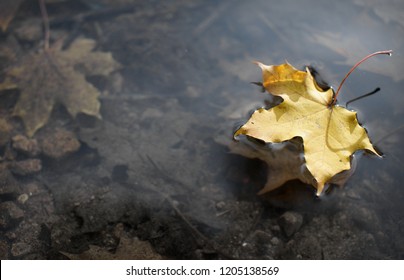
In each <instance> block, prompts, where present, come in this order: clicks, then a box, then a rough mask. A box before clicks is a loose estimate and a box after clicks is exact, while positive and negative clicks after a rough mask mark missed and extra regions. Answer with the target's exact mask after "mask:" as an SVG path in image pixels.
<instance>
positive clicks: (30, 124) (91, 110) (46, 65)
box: [0, 39, 119, 136]
mask: <svg viewBox="0 0 404 280" xmlns="http://www.w3.org/2000/svg"><path fill="white" fill-rule="evenodd" d="M94 46H95V42H94V41H93V40H89V39H77V40H76V41H75V42H74V43H73V44H72V45H71V46H70V48H69V49H67V50H59V49H51V50H49V51H42V52H40V53H32V54H28V55H26V56H24V57H22V58H21V60H20V61H19V62H18V64H17V65H15V66H14V67H13V68H11V69H9V70H8V72H7V76H6V79H5V81H4V83H3V84H0V89H1V88H11V87H12V86H13V85H14V87H17V88H19V89H20V90H21V94H20V97H19V100H18V102H17V104H16V106H15V108H14V115H16V116H19V117H21V119H22V120H23V122H24V124H25V128H26V132H27V135H28V136H32V135H34V134H35V132H36V131H37V130H38V129H39V128H41V127H42V126H44V125H45V124H46V123H47V121H48V119H49V116H50V114H51V111H52V109H53V108H54V106H55V105H56V104H58V103H60V104H63V105H64V106H65V107H66V109H67V111H68V112H69V113H70V114H71V115H72V116H73V117H75V116H76V115H77V114H78V113H85V114H87V115H92V116H96V117H98V118H100V117H101V116H100V114H99V109H100V103H99V101H98V96H99V92H98V90H97V89H96V88H95V87H94V86H93V85H92V84H90V83H88V82H87V81H86V78H85V75H108V74H109V73H111V72H112V71H114V70H115V69H117V68H118V67H119V64H118V63H117V62H116V61H115V60H114V59H113V58H112V55H111V54H110V53H105V52H99V51H92V49H93V48H94Z"/></svg>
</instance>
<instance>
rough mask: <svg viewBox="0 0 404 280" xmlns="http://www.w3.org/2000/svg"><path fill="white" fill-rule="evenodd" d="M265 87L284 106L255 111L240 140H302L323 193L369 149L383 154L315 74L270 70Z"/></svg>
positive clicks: (281, 67)
mask: <svg viewBox="0 0 404 280" xmlns="http://www.w3.org/2000/svg"><path fill="white" fill-rule="evenodd" d="M257 64H258V66H259V67H261V69H262V71H263V85H264V87H265V89H266V90H267V91H268V92H270V93H271V94H273V95H276V96H280V97H282V98H283V102H282V103H281V104H279V105H277V106H275V107H273V108H271V109H268V110H266V109H259V110H256V111H255V112H254V113H253V115H252V116H251V118H250V119H249V120H248V122H247V123H246V124H244V125H243V126H242V127H241V128H240V129H238V130H237V131H236V132H235V136H238V135H247V136H250V137H253V138H256V139H259V140H262V141H264V142H266V143H268V142H270V143H280V142H283V141H288V140H291V139H292V138H294V137H301V138H302V139H303V146H304V159H305V162H306V165H307V169H308V170H309V171H310V173H311V174H312V175H313V177H314V178H315V180H316V182H314V183H313V185H314V186H315V187H316V188H317V194H321V193H322V191H323V189H324V185H325V184H326V183H329V182H330V181H331V179H332V178H333V177H334V175H336V174H338V173H340V172H342V171H344V170H349V169H350V168H351V164H350V160H351V155H352V154H353V153H354V152H355V151H356V150H361V149H366V150H369V151H371V152H373V153H374V154H376V155H377V154H378V153H377V152H376V150H375V149H374V148H373V146H372V144H371V143H370V140H369V138H368V135H367V133H366V131H365V129H364V128H363V127H361V126H360V125H359V123H358V120H357V117H356V112H353V111H350V110H347V109H345V108H343V107H340V106H335V105H333V90H332V89H331V88H330V89H328V90H326V91H323V90H322V89H321V88H320V87H318V85H317V84H316V82H315V80H314V79H313V77H312V75H311V73H310V71H309V70H308V69H307V70H306V72H304V71H299V70H297V69H295V68H294V67H293V66H291V65H290V64H288V63H286V64H282V65H278V66H267V65H264V64H262V63H257Z"/></svg>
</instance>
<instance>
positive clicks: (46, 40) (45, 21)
mask: <svg viewBox="0 0 404 280" xmlns="http://www.w3.org/2000/svg"><path fill="white" fill-rule="evenodd" d="M39 8H40V9H41V14H42V20H43V25H44V30H45V31H44V32H45V36H44V37H45V38H44V49H45V51H47V50H48V49H49V37H50V28H49V17H48V12H47V10H46V5H45V0H39Z"/></svg>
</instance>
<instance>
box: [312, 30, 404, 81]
mask: <svg viewBox="0 0 404 280" xmlns="http://www.w3.org/2000/svg"><path fill="white" fill-rule="evenodd" d="M309 40H312V41H313V42H314V43H315V44H319V45H322V46H324V47H327V48H329V49H330V50H332V51H334V52H336V53H337V54H339V55H341V56H342V57H344V58H345V60H344V61H338V62H337V63H338V64H342V65H349V66H351V65H354V64H355V63H356V62H357V59H358V54H367V53H371V52H372V51H374V50H373V49H369V47H368V46H367V44H366V42H364V41H363V38H360V37H358V36H350V35H349V34H348V33H346V32H344V34H341V33H335V32H327V31H323V32H321V31H318V32H316V33H311V37H310V38H309ZM372 40H373V38H372ZM378 59H379V60H378ZM379 61H381V60H380V58H375V59H374V61H371V62H368V63H365V64H361V65H360V66H359V68H361V69H363V70H366V71H369V72H372V73H376V74H380V75H384V76H389V77H391V78H392V79H393V80H395V81H401V80H403V79H404V64H403V63H402V62H401V61H400V60H397V59H396V60H394V59H393V60H392V61H391V62H390V63H388V64H386V63H378V62H379Z"/></svg>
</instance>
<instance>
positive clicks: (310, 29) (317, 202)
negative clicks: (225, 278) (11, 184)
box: [0, 0, 404, 259]
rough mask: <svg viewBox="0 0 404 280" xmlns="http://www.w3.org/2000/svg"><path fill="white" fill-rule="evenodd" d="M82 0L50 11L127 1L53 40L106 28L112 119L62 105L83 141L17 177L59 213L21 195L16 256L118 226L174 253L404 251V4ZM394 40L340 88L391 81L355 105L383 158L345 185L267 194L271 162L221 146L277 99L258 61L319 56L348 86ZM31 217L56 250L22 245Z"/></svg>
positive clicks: (73, 247) (79, 247)
mask: <svg viewBox="0 0 404 280" xmlns="http://www.w3.org/2000/svg"><path fill="white" fill-rule="evenodd" d="M73 2H74V1H65V2H64V3H54V4H52V5H49V13H50V16H51V17H52V13H53V15H54V17H57V16H59V17H61V16H62V15H72V14H75V13H84V12H94V11H97V10H100V9H115V8H118V7H128V10H130V11H131V12H126V11H125V12H118V13H117V14H113V13H111V14H107V15H105V16H99V17H96V18H95V19H92V18H89V19H88V20H87V21H85V22H82V23H81V25H79V26H77V27H76V29H73V28H72V26H71V25H69V24H66V25H63V24H62V25H55V26H54V27H53V32H55V34H56V35H54V36H55V38H56V37H57V36H58V35H57V32H60V33H61V34H71V33H72V32H73V30H74V32H77V36H84V37H89V38H93V39H95V40H96V41H97V48H98V50H102V51H105V52H111V53H112V55H113V57H114V58H115V59H116V60H117V61H118V62H119V63H121V64H122V68H121V69H120V70H119V71H117V72H116V73H115V74H114V75H111V76H113V77H111V76H109V77H107V78H106V79H105V78H104V80H101V82H100V81H99V80H97V79H93V80H91V79H90V78H89V79H88V80H89V81H91V82H93V83H94V84H95V85H96V86H97V87H98V88H101V89H102V90H104V92H103V94H102V95H101V97H100V100H101V115H102V117H103V119H102V121H94V120H93V121H91V120H90V124H88V122H87V121H88V120H86V119H85V118H83V119H81V120H80V119H79V120H70V121H69V123H68V125H66V122H67V121H63V118H67V119H68V116H64V115H63V113H62V114H57V113H54V114H53V115H52V116H53V117H54V118H56V120H55V119H52V120H51V125H49V126H50V127H51V128H52V126H54V127H57V126H58V125H60V123H62V125H61V126H65V127H68V128H69V127H76V128H75V130H74V131H75V132H76V134H77V138H78V139H79V140H80V141H81V143H82V149H81V150H80V152H79V153H77V154H76V155H74V156H73V157H68V158H67V159H61V160H58V161H56V162H55V161H52V160H49V159H47V158H46V157H40V158H41V160H43V169H42V171H41V172H40V174H37V175H35V176H32V177H30V178H18V180H20V181H21V184H23V185H24V184H36V185H37V186H38V188H39V189H41V190H42V189H43V192H45V193H46V195H48V196H49V197H50V199H49V201H50V202H48V203H49V204H51V205H52V207H51V210H49V211H50V212H51V213H50V214H48V217H47V218H46V217H45V218H44V217H41V218H38V215H37V214H35V213H34V214H32V213H31V212H30V211H34V212H35V211H36V210H35V209H36V208H35V207H36V206H35V205H36V204H35V203H34V202H32V205H31V206H29V204H28V206H27V204H25V205H22V206H21V208H22V209H23V210H24V211H25V215H24V219H23V222H21V221H20V224H18V225H15V226H13V228H11V229H9V228H8V229H4V230H3V232H2V233H3V235H4V237H3V239H4V240H7V243H8V244H9V245H8V246H9V249H8V253H7V254H8V255H7V258H57V257H61V255H60V254H61V253H60V252H68V253H73V254H78V253H81V252H83V251H85V250H87V249H88V248H89V247H88V246H89V245H94V244H95V245H97V246H100V247H103V248H107V249H110V250H111V251H112V252H113V251H114V248H116V242H118V241H117V240H119V237H120V236H115V237H114V238H115V239H114V240H115V241H114V242H115V243H114V242H112V243H111V244H109V243H108V242H107V241H108V240H109V239H108V236H109V235H108V234H111V235H113V233H114V227H115V226H116V225H117V224H124V225H125V230H126V232H127V234H128V235H130V236H131V237H135V236H137V237H139V238H140V239H141V240H145V241H148V242H150V244H151V245H152V247H153V248H154V250H155V251H156V252H157V253H159V254H161V255H163V256H166V257H169V258H230V257H231V258H277V259H285V258H286V259H295V258H308V259H312V258H313V259H320V258H326V259H352V258H354V259H357V258H360V259H369V258H371V259H375V258H376V259H400V258H403V256H404V238H403V236H404V206H403V205H404V204H403V201H404V187H403V184H402V181H403V179H404V175H403V167H404V160H403V157H404V151H403V149H402V148H401V147H402V144H401V142H402V141H403V137H404V129H402V130H398V131H396V132H394V133H393V134H391V132H392V131H395V129H396V128H398V127H400V126H403V125H404V118H403V109H402V108H403V106H404V96H403V90H402V88H403V86H404V63H403V62H404V60H403V50H404V36H403V35H404V17H403V14H404V3H402V2H400V1H394V0H389V1H376V0H372V1H362V0H357V1H324V2H319V1H309V0H306V1H248V2H247V1H222V2H217V1H170V2H166V1H147V2H146V1H140V2H136V1H116V2H115V1H84V0H83V1H80V3H81V4H80V5H77V3H76V4H74V5H73ZM126 5H127V6H126ZM26 9H27V10H26V11H22V12H24V13H26V14H27V15H28V16H31V17H35V16H36V17H37V16H38V14H37V11H36V12H35V9H37V8H35V7H32V9H33V10H34V11H30V10H29V9H30V8H29V7H26ZM22 12H21V13H22ZM17 15H18V14H17ZM28 16H27V17H28ZM13 24H15V25H17V24H24V18H23V17H22V15H20V16H19V17H18V16H17V17H16V19H15V21H14V22H12V23H11V27H10V30H9V31H8V32H9V33H8V34H4V35H3V37H2V40H3V42H4V41H6V38H8V36H12V35H13V32H14V30H15V29H13V28H14V26H13ZM51 32H52V26H51ZM35 44H36V42H32V43H31V45H29V44H28V46H26V45H25V46H24V47H25V49H29V48H31V47H32V48H34V47H33V46H35ZM386 49H392V50H393V55H392V56H391V57H388V56H379V57H375V58H372V59H371V60H369V61H367V62H365V63H364V64H363V65H362V66H360V67H359V69H357V70H355V72H354V73H353V74H352V75H351V76H350V77H349V79H348V80H347V82H346V83H345V85H344V87H343V88H342V92H341V94H340V97H339V103H340V104H345V102H347V101H348V100H350V99H352V98H355V97H357V96H359V95H362V94H365V93H367V92H370V91H372V90H374V89H375V88H376V87H380V88H381V90H380V92H378V93H377V94H376V95H374V96H371V97H368V98H365V99H363V100H360V101H357V102H355V103H352V104H351V105H350V109H354V110H356V111H358V118H359V121H360V122H361V124H363V126H364V127H365V128H366V129H367V131H368V133H369V136H370V138H371V140H372V142H373V143H376V146H377V147H378V149H379V150H381V151H382V152H383V154H384V157H383V159H377V158H376V157H375V156H371V155H364V156H362V157H361V158H360V160H359V163H358V167H357V170H356V172H355V174H354V175H353V176H352V178H350V180H349V181H348V183H347V185H346V186H345V187H344V188H334V189H332V191H330V193H328V194H326V195H324V196H322V197H321V198H320V199H318V198H316V197H315V195H314V189H312V188H311V187H309V186H305V185H304V184H301V183H299V182H295V181H293V182H289V183H287V184H286V186H285V187H284V188H283V189H280V190H279V191H277V192H276V193H275V194H268V195H265V196H263V197H258V196H256V194H255V193H256V192H257V191H258V190H259V189H260V188H261V187H262V186H263V184H264V183H265V176H266V175H265V173H266V169H265V166H264V165H263V164H262V163H260V162H259V161H254V160H250V159H245V158H243V157H241V156H237V155H231V154H229V153H228V148H227V147H226V146H225V145H223V139H225V140H224V141H228V140H227V139H230V137H231V134H232V132H233V130H234V128H235V127H237V125H240V124H242V123H243V122H244V121H246V119H247V117H248V114H249V113H251V110H253V109H256V108H258V107H262V106H264V100H266V99H267V96H266V94H263V93H260V91H259V88H257V87H255V86H254V85H252V84H251V83H250V82H255V81H260V79H261V73H260V70H259V69H258V68H257V67H256V66H255V65H253V64H252V63H251V62H252V61H255V60H257V61H262V62H263V63H265V64H280V63H283V62H284V61H285V60H287V61H288V62H289V63H291V64H292V65H294V66H295V67H297V68H303V67H304V66H307V65H312V66H313V67H315V68H316V69H317V71H318V72H319V73H320V74H321V76H322V77H323V78H324V80H326V81H327V82H328V83H329V84H330V85H331V86H333V87H334V88H337V87H338V85H339V83H340V81H341V80H342V79H343V77H344V75H345V74H346V73H347V72H348V71H349V69H350V68H351V67H352V66H353V64H355V62H357V61H358V60H360V59H361V58H362V57H364V56H365V55H367V54H369V53H372V52H374V51H378V50H386ZM117 81H120V82H119V86H114V83H118V82H117ZM0 97H1V96H0ZM60 110H62V111H63V109H60ZM60 115H62V116H60ZM57 118H61V119H62V121H59V122H58V120H57ZM94 123H95V124H94ZM69 125H70V126H69ZM218 139H221V140H218ZM23 189H24V188H23ZM167 197H168V198H167ZM4 200H8V199H4ZM29 201H33V199H32V200H31V199H30V200H29ZM37 203H39V202H37ZM173 205H174V206H173ZM30 207H31V208H30ZM287 211H292V213H294V214H296V215H298V216H301V217H302V218H303V223H302V225H301V226H300V227H298V229H296V232H295V233H294V235H292V236H288V235H287V234H285V228H284V227H283V226H282V224H281V226H280V227H279V225H278V223H279V221H280V220H279V219H280V217H281V216H282V215H283V214H284V213H285V212H287ZM179 212H180V213H182V215H183V216H181V214H179ZM184 217H185V218H184ZM184 219H186V221H184ZM187 221H188V222H189V224H191V225H192V226H191V227H190V226H189V224H187ZM23 223H25V224H23ZM22 224H23V225H22ZM27 224H32V227H33V228H36V227H42V228H46V230H41V234H42V235H38V236H43V235H46V236H48V238H49V240H50V241H49V242H48V243H47V245H46V246H45V247H46V250H44V249H43V246H44V245H38V246H32V247H33V249H32V250H31V251H28V252H25V253H24V254H21V255H18V254H16V253H13V252H15V250H14V251H13V248H14V247H15V244H16V243H24V242H25V243H29V240H30V238H31V239H35V242H36V243H35V242H34V244H37V243H38V244H39V243H40V244H42V243H41V242H37V241H36V240H37V239H40V238H39V237H38V236H37V235H35V234H32V236H31V235H30V234H29V233H28V232H29V231H30V226H27ZM43 231H45V232H47V234H45V233H43ZM11 232H12V233H15V234H14V237H10V236H11ZM198 233H199V234H201V235H202V236H203V237H201V235H198ZM205 239H206V240H209V242H210V243H209V242H207V241H206V240H205ZM178 243H180V244H181V245H175V244H178ZM207 243H208V245H209V246H208V245H206V244H207ZM173 244H174V245H173ZM212 244H213V245H212ZM218 244H220V245H218ZM13 246H14V247H13ZM41 246H42V247H41ZM212 247H213V248H212ZM38 248H40V249H41V250H40V249H38Z"/></svg>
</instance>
